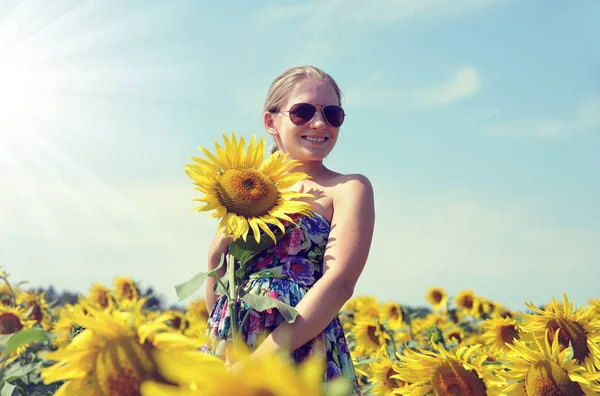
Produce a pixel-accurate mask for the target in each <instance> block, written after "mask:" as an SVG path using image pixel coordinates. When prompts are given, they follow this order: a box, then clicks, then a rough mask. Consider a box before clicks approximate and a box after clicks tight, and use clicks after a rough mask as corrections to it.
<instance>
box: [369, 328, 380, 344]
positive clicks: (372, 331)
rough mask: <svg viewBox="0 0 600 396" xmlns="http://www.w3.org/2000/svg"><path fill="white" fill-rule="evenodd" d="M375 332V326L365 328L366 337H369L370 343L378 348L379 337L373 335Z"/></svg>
mask: <svg viewBox="0 0 600 396" xmlns="http://www.w3.org/2000/svg"><path fill="white" fill-rule="evenodd" d="M376 331H377V327H375V326H369V327H368V328H367V336H369V340H371V342H372V343H373V344H375V345H377V346H379V344H380V343H379V337H377V335H376V334H375V332H376Z"/></svg>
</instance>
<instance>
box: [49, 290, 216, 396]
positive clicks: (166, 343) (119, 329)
mask: <svg viewBox="0 0 600 396" xmlns="http://www.w3.org/2000/svg"><path fill="white" fill-rule="evenodd" d="M145 302H146V300H145V299H143V298H142V299H140V300H139V301H138V302H136V303H135V305H134V306H133V309H132V310H131V311H117V310H114V311H110V312H109V311H106V310H101V309H95V308H93V307H89V310H88V313H87V314H85V315H84V314H81V313H79V314H77V313H72V314H70V316H71V320H72V322H73V323H75V324H77V325H79V326H81V327H82V328H84V330H82V331H81V332H79V334H77V335H76V336H75V337H74V338H73V340H72V342H71V343H70V344H68V345H66V346H64V347H62V348H60V349H58V350H57V351H54V352H50V353H47V354H46V357H47V358H48V359H50V360H54V361H56V363H55V364H54V365H53V366H50V367H46V368H43V369H42V370H41V375H42V379H43V380H44V383H45V384H50V383H53V382H56V381H63V380H65V381H66V382H65V383H64V384H63V385H62V387H61V389H60V390H59V392H63V393H61V394H86V395H87V394H91V395H115V396H129V395H140V387H141V384H142V383H143V382H144V381H146V380H152V381H157V382H159V383H163V384H164V383H165V382H166V381H165V380H164V378H163V377H162V376H161V375H160V373H159V371H158V367H157V363H156V361H155V359H154V357H153V351H155V350H173V351H174V350H192V349H197V348H200V347H201V345H200V344H199V343H198V342H197V341H196V340H192V339H190V338H187V337H185V336H183V335H182V334H179V333H177V332H175V331H163V327H162V326H160V324H159V326H154V325H153V324H152V323H150V324H147V326H146V329H144V327H143V326H144V324H146V323H145V320H146V319H145V315H144V313H143V312H142V307H143V305H144V304H145ZM215 359H216V358H215Z"/></svg>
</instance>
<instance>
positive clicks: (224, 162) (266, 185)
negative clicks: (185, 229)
mask: <svg viewBox="0 0 600 396" xmlns="http://www.w3.org/2000/svg"><path fill="white" fill-rule="evenodd" d="M223 140H224V142H225V148H224V149H223V148H221V146H220V145H219V144H218V143H217V141H216V140H215V148H216V151H217V155H214V154H212V153H211V152H209V151H208V150H207V149H205V148H203V147H199V149H200V150H202V152H203V153H204V154H205V155H206V156H207V157H208V159H205V158H198V157H192V158H190V159H191V160H192V161H195V162H197V163H196V164H188V165H186V166H185V172H186V173H187V174H188V176H189V177H190V178H192V179H193V180H194V181H195V183H194V184H195V185H196V186H197V188H196V190H198V191H200V192H201V193H203V194H204V195H205V196H204V197H201V198H195V199H194V201H199V202H203V205H200V206H198V207H197V208H195V209H194V210H197V211H211V210H214V211H215V213H213V215H212V217H215V218H221V222H220V223H219V230H221V229H222V228H225V229H226V231H227V233H228V234H230V235H233V237H234V239H238V238H239V237H241V238H242V239H243V240H244V241H245V240H246V237H247V236H248V232H249V231H250V229H252V231H253V233H254V238H255V239H256V242H259V241H260V230H261V229H262V230H263V231H264V232H265V233H266V234H267V235H269V236H270V237H271V238H272V239H273V240H274V241H276V238H275V235H274V234H273V232H272V231H271V229H270V228H269V226H268V225H269V224H272V225H275V226H277V227H279V229H281V230H282V232H283V231H284V225H283V223H282V222H281V220H286V221H289V222H292V223H293V222H294V221H293V220H292V219H291V218H290V217H289V216H288V215H290V214H295V213H299V214H305V215H311V214H312V211H311V209H310V205H309V204H308V203H307V202H304V201H298V200H292V199H295V198H312V197H313V196H312V195H311V194H307V193H300V192H295V191H292V190H289V188H290V187H292V186H293V185H294V184H295V183H296V182H298V181H300V180H303V179H306V178H308V177H309V176H308V175H307V174H305V173H302V172H290V170H291V169H293V168H295V167H297V166H299V165H301V163H300V162H298V161H296V160H290V161H286V158H287V154H281V152H280V151H277V152H276V153H274V154H272V155H271V156H270V157H269V158H267V159H266V161H265V162H264V163H263V157H264V150H265V142H264V138H261V139H260V140H259V141H258V143H255V140H256V135H254V136H252V139H251V140H250V143H249V144H248V149H247V151H246V152H244V149H245V145H246V142H245V141H244V138H243V137H241V138H240V139H239V141H237V140H236V137H235V134H234V133H233V132H232V133H231V140H229V139H228V138H227V136H226V135H225V134H223Z"/></svg>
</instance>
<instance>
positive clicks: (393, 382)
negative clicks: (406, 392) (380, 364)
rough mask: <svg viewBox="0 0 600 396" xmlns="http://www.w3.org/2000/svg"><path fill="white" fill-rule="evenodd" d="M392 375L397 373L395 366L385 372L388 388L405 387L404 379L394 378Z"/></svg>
mask: <svg viewBox="0 0 600 396" xmlns="http://www.w3.org/2000/svg"><path fill="white" fill-rule="evenodd" d="M392 375H396V372H395V371H394V369H393V368H391V367H390V368H389V369H388V371H387V373H386V374H385V378H386V380H387V381H386V382H387V386H388V389H397V388H401V387H403V386H404V381H402V380H399V379H396V378H392Z"/></svg>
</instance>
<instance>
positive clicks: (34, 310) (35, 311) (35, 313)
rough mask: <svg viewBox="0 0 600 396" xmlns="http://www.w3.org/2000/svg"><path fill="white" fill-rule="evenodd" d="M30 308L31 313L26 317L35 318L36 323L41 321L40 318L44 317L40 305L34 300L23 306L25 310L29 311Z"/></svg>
mask: <svg viewBox="0 0 600 396" xmlns="http://www.w3.org/2000/svg"><path fill="white" fill-rule="evenodd" d="M30 309H31V313H30V314H29V316H28V317H27V319H31V320H35V321H36V322H37V323H41V322H42V319H44V314H43V313H42V309H41V308H40V306H39V305H38V304H37V303H35V302H31V303H29V304H27V305H26V306H25V311H29V310H30Z"/></svg>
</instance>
